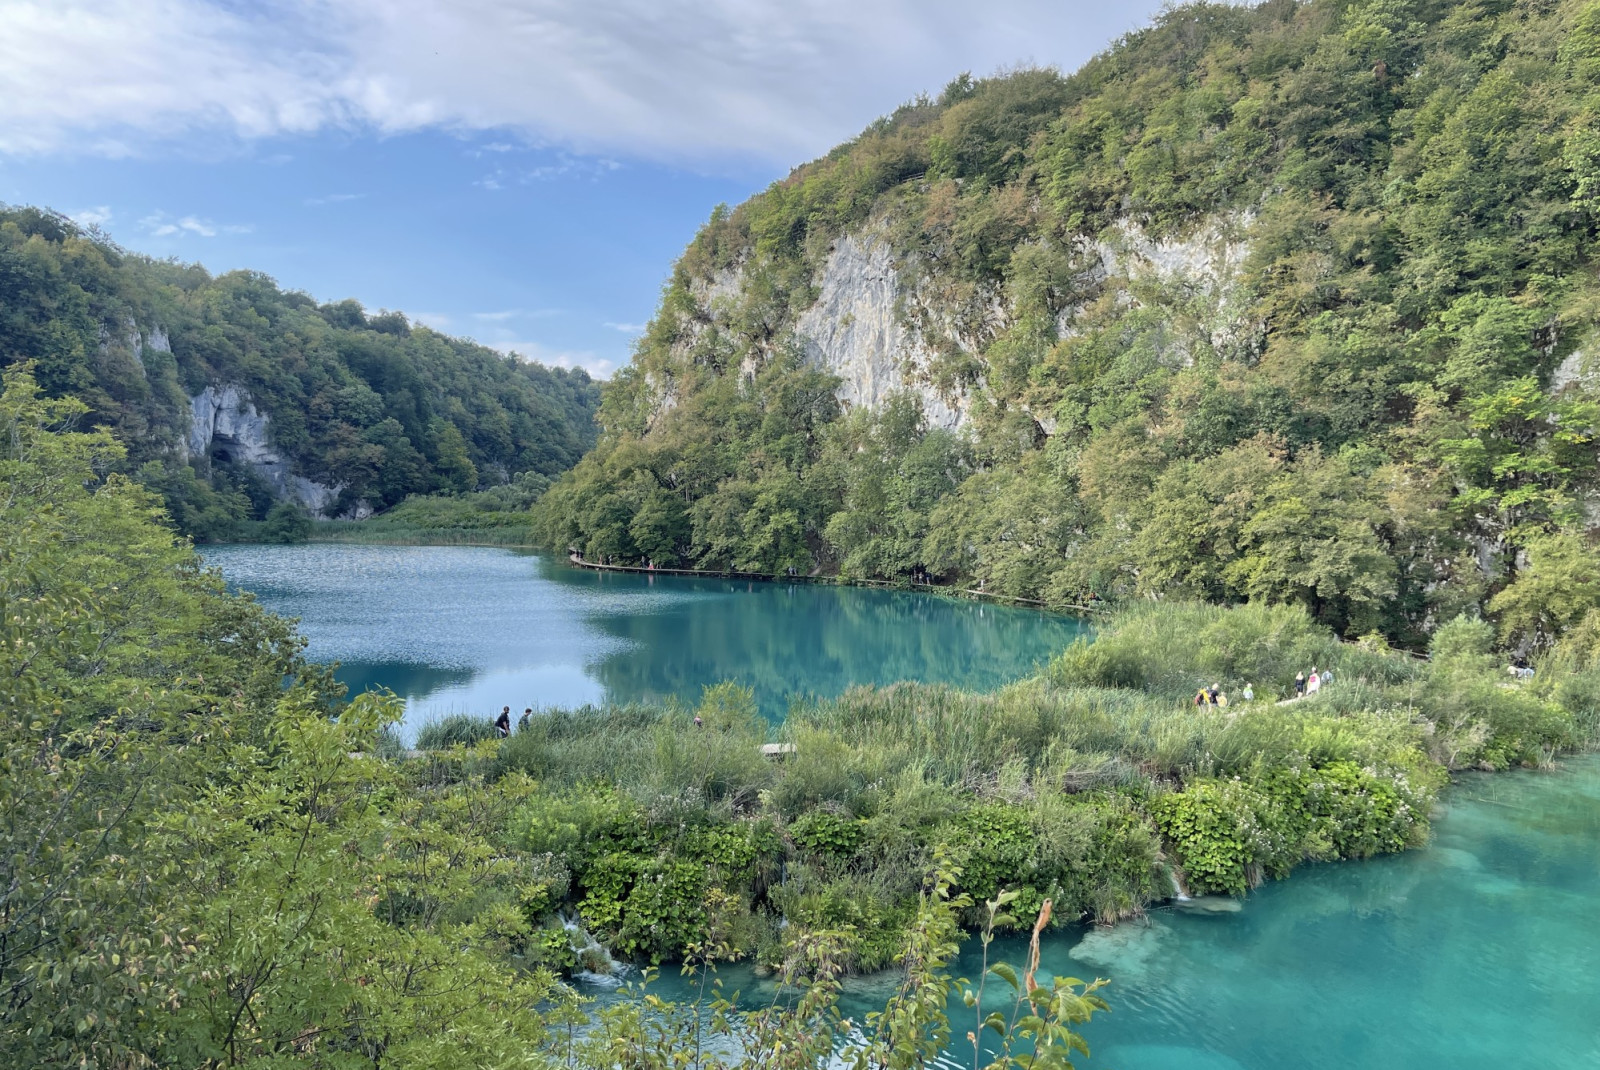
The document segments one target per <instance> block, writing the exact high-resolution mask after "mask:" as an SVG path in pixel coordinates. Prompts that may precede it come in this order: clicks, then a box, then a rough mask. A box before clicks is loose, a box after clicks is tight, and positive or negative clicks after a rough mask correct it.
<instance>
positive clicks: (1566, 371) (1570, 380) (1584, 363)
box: [1550, 350, 1600, 394]
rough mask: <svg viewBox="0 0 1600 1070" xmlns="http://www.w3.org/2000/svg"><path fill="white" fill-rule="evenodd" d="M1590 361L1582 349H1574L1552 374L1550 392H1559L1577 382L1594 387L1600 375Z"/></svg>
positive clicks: (1581, 385) (1583, 385) (1582, 385)
mask: <svg viewBox="0 0 1600 1070" xmlns="http://www.w3.org/2000/svg"><path fill="white" fill-rule="evenodd" d="M1589 365H1590V361H1589V359H1588V358H1587V357H1585V356H1584V354H1583V352H1582V350H1574V351H1573V352H1572V353H1570V354H1568V356H1567V358H1566V359H1565V360H1563V361H1562V362H1561V363H1560V364H1558V365H1557V366H1556V370H1555V371H1554V372H1553V373H1551V376H1550V393H1552V394H1559V393H1560V392H1561V391H1563V390H1565V389H1566V388H1567V387H1569V386H1573V385H1574V384H1576V385H1577V386H1580V387H1593V386H1594V385H1596V380H1597V379H1600V376H1597V375H1596V374H1595V370H1594V369H1593V368H1591V367H1590V366H1589Z"/></svg>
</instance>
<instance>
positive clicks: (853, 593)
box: [205, 545, 1083, 729]
mask: <svg viewBox="0 0 1600 1070" xmlns="http://www.w3.org/2000/svg"><path fill="white" fill-rule="evenodd" d="M205 552H206V557H207V560H208V561H209V562H210V563H212V564H215V565H217V566H219V567H220V568H221V569H222V570H223V573H224V575H225V576H227V577H228V579H229V581H230V582H231V583H233V584H235V585H236V586H238V587H241V588H243V589H246V590H250V591H253V592H255V593H256V594H257V596H258V597H259V598H260V599H261V601H262V602H263V603H264V604H265V605H266V606H267V607H268V608H269V609H272V610H274V611H275V612H279V613H283V614H286V615H288V616H294V617H298V618H300V621H301V625H300V626H301V629H302V631H303V632H304V633H305V634H306V636H307V638H308V640H309V642H310V648H309V652H310V654H311V656H312V657H314V658H318V659H320V660H324V661H338V662H340V663H341V668H340V672H339V675H340V678H341V679H342V680H344V682H345V683H346V684H348V685H349V686H351V687H352V688H353V689H355V690H362V689H365V688H368V687H373V686H385V687H389V688H392V689H393V690H394V691H395V692H396V693H398V694H401V695H403V696H405V697H406V698H407V700H408V712H407V724H408V725H409V726H411V727H412V728H413V729H414V728H415V726H417V725H419V724H422V723H425V722H426V721H427V720H429V719H431V718H434V717H438V716H441V715H443V714H446V713H452V712H473V713H486V712H489V711H491V710H497V709H498V708H499V707H500V706H502V705H510V706H512V707H513V708H514V709H518V710H520V709H522V708H523V707H525V706H533V707H545V706H573V705H580V704H583V703H586V702H600V701H604V700H611V701H633V700H661V699H665V698H669V697H676V698H678V699H680V700H682V701H685V702H690V703H692V702H694V701H696V700H697V698H698V696H699V694H700V689H701V688H702V687H703V686H704V685H706V684H710V683H716V682H718V681H720V680H737V681H739V682H740V683H743V684H745V685H747V686H749V687H751V688H753V689H754V690H755V692H756V696H757V699H758V701H759V702H760V704H761V708H762V710H763V711H764V712H765V713H766V714H767V715H768V716H770V717H773V718H775V719H776V718H780V717H782V716H783V714H784V713H785V711H786V710H787V709H788V706H789V702H790V700H791V698H793V697H794V696H798V695H816V696H833V695H837V694H839V693H840V692H841V691H843V690H845V689H846V688H847V687H849V686H851V685H853V684H866V683H878V684H884V683H892V682H894V681H897V680H908V679H915V680H926V681H932V682H947V683H952V684H957V685H960V686H967V687H977V688H987V687H994V686H997V685H999V684H1001V683H1004V682H1005V681H1007V680H1010V679H1014V678H1016V677H1018V676H1022V675H1025V674H1026V673H1028V672H1029V671H1031V670H1032V669H1033V668H1034V667H1035V666H1036V665H1038V664H1039V663H1041V662H1042V661H1044V660H1045V659H1047V658H1048V657H1050V656H1051V655H1052V654H1054V653H1055V652H1056V651H1058V650H1059V649H1061V648H1062V647H1063V646H1065V645H1066V644H1067V643H1069V642H1070V641H1071V640H1072V639H1073V638H1074V637H1075V636H1076V635H1078V634H1079V633H1080V632H1081V631H1082V628H1083V625H1082V624H1081V623H1080V622H1079V621H1077V620H1074V619H1072V618H1066V617H1058V616H1052V615H1049V614H1043V613H1038V612H1035V611H1032V610H1023V609H1012V608H1008V607H997V606H986V605H979V604H974V603H968V602H959V601H954V600H951V599H944V598H937V597H933V596H928V595H919V594H913V593H910V592H895V591H879V590H865V589H858V588H836V587H826V586H817V585H813V584H771V583H752V582H742V581H741V582H732V581H726V580H718V579H699V578H690V577H677V576H641V575H628V574H608V573H596V572H589V571H583V570H577V569H572V568H569V567H567V566H566V565H565V563H563V562H560V561H556V560H552V559H549V558H545V557H539V556H536V555H529V554H523V553H517V552H514V551H509V550H501V549H486V548H472V547H465V548H464V547H448V548H447V547H380V546H327V545H318V546H293V547H282V546H271V547H268V546H221V547H209V548H207V549H206V551H205Z"/></svg>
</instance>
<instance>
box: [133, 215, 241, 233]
mask: <svg viewBox="0 0 1600 1070" xmlns="http://www.w3.org/2000/svg"><path fill="white" fill-rule="evenodd" d="M139 225H140V226H141V227H143V228H144V229H145V232H146V233H148V234H149V235H150V236H151V237H154V238H170V237H173V236H178V237H183V236H184V235H189V234H192V235H194V236H195V237H199V238H215V237H216V236H217V235H218V234H249V233H250V232H251V231H252V230H254V229H255V227H254V226H252V225H251V224H249V223H213V222H212V221H211V220H209V219H201V218H200V217H199V216H192V215H186V216H182V217H180V218H177V219H173V218H172V217H170V216H168V215H167V213H165V212H154V213H152V214H150V215H147V216H145V217H144V218H143V219H141V220H139Z"/></svg>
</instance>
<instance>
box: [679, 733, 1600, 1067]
mask: <svg viewBox="0 0 1600 1070" xmlns="http://www.w3.org/2000/svg"><path fill="white" fill-rule="evenodd" d="M1190 906H1191V908H1190V909H1176V908H1173V907H1164V908H1161V909H1158V910H1156V911H1154V912H1152V914H1151V915H1150V917H1149V918H1148V919H1147V921H1145V922H1142V923H1130V924H1126V925H1122V926H1118V927H1116V928H1114V929H1104V930H1088V931H1085V930H1083V929H1081V928H1074V929H1069V930H1064V931H1058V932H1057V933H1054V934H1051V935H1048V936H1046V938H1045V940H1044V943H1043V947H1042V952H1043V953H1042V956H1041V966H1042V968H1043V972H1045V973H1051V974H1065V975H1068V976H1074V977H1080V978H1085V979H1089V978H1093V977H1096V976H1100V977H1109V978H1110V979H1111V982H1112V983H1111V984H1110V985H1109V986H1108V987H1107V988H1105V989H1104V990H1103V994H1104V995H1105V997H1106V998H1107V1000H1108V1001H1109V1002H1110V1003H1111V1006H1112V1012H1111V1013H1110V1014H1108V1015H1102V1016H1100V1017H1098V1018H1096V1019H1095V1020H1094V1021H1093V1022H1092V1023H1090V1025H1089V1026H1087V1027H1086V1028H1085V1030H1084V1033H1085V1036H1086V1038H1087V1039H1088V1041H1089V1045H1090V1049H1091V1051H1092V1052H1093V1056H1092V1058H1090V1059H1088V1060H1085V1061H1082V1062H1080V1063H1079V1066H1080V1070H1084V1068H1088V1070H1092V1068H1094V1067H1110V1068H1113V1070H1240V1068H1244V1070H1290V1068H1301V1070H1352V1068H1360V1070H1435V1068H1437V1070H1506V1068H1517V1067H1529V1068H1535V1067H1536V1068H1539V1070H1593V1068H1595V1067H1600V759H1597V758H1593V757H1590V758H1583V759H1577V760H1573V761H1570V762H1568V763H1566V764H1565V765H1564V766H1563V767H1562V768H1561V769H1559V770H1557V771H1554V772H1517V773H1507V774H1501V775H1494V776H1489V775H1474V776H1469V777H1467V778H1465V779H1464V780H1462V781H1461V782H1460V783H1459V784H1458V785H1457V786H1455V787H1454V788H1452V789H1451V790H1450V792H1449V793H1448V797H1447V805H1446V807H1445V808H1444V811H1443V813H1442V814H1441V816H1440V819H1439V821H1438V823H1437V824H1436V826H1435V836H1434V840H1433V842H1432V844H1430V845H1429V846H1428V847H1426V848H1424V849H1422V850H1419V851H1411V852H1408V853H1406V854H1401V855H1391V856H1388V857H1385V858H1381V859H1375V860H1371V861H1366V862H1344V863H1336V864H1330V865H1320V866H1311V867H1306V868H1303V869H1301V870H1298V871H1297V872H1296V873H1295V874H1294V875H1293V876H1291V877H1290V878H1289V879H1288V880H1286V881H1280V882H1277V883H1274V884H1269V885H1267V886H1265V887H1263V888H1261V889H1259V890H1258V891H1256V892H1255V893H1253V894H1252V895H1250V896H1249V897H1248V898H1247V899H1245V900H1244V901H1242V902H1238V901H1233V900H1207V901H1197V902H1196V903H1194V904H1191V905H1190ZM1230 908H1232V909H1230ZM975 951H976V948H975V947H973V946H969V948H968V953H967V954H965V955H964V956H963V957H962V959H961V961H960V962H959V963H957V964H956V972H957V974H958V975H959V976H965V977H968V978H972V979H976V978H977V976H978V974H979V962H978V959H977V958H976V956H975ZM1025 951H1026V944H1025V942H1023V941H1021V940H1005V941H996V943H995V945H994V947H993V948H991V954H992V957H995V958H1002V959H1005V960H1006V961H1010V962H1013V963H1021V962H1022V961H1023V959H1024V955H1025ZM724 974H725V978H724V979H725V984H727V986H728V987H729V988H730V989H732V988H739V989H740V990H741V991H742V992H743V993H745V994H747V995H748V996H750V997H752V998H753V999H761V998H763V997H767V996H769V995H770V989H769V988H765V987H764V983H763V982H758V981H755V980H754V979H753V978H751V977H750V975H749V973H748V971H741V970H739V969H737V968H735V969H731V970H725V971H724ZM893 985H894V979H893V978H892V977H880V978H865V979H861V980H859V981H856V982H853V983H852V985H851V986H850V988H849V989H847V995H846V998H845V1001H844V1002H845V1006H844V1010H845V1012H846V1013H847V1014H849V1015H851V1016H853V1017H856V1018H857V1019H858V1020H859V1018H860V1017H861V1016H862V1015H864V1014H865V1013H866V1012H867V1011H869V1010H872V1009H875V1008H876V1007H878V1006H881V1004H882V1001H883V999H884V998H885V997H886V996H887V995H888V994H889V993H890V992H891V991H892V989H893ZM1001 987H1002V988H1003V987H1004V986H1003V983H1002V984H1001ZM657 990H658V991H659V992H661V994H663V995H677V996H679V998H683V996H684V994H685V993H686V991H687V990H686V988H685V987H684V983H683V982H682V981H681V980H679V979H678V978H676V977H666V978H663V980H662V981H661V982H658V987H657ZM994 991H995V989H994V988H993V987H991V989H990V992H991V993H994ZM1004 1006H1005V1005H1004V1003H1003V1002H1002V1001H1000V1000H997V999H996V1000H986V1001H985V1010H986V1011H987V1010H996V1009H1003V1007H1004ZM952 1014H953V1016H954V1017H953V1022H954V1025H955V1027H956V1028H955V1034H956V1035H957V1036H963V1035H964V1034H965V1033H966V1031H967V1030H968V1029H971V1028H972V1023H973V1021H974V1015H973V1012H972V1011H971V1010H968V1009H966V1008H964V1007H961V1006H960V1005H959V1004H958V1003H957V1004H953V1005H952ZM963 1054H964V1055H965V1063H964V1065H966V1066H971V1065H972V1052H971V1048H970V1046H965V1047H964V1050H958V1051H954V1052H951V1053H950V1057H949V1059H948V1065H950V1066H959V1065H963V1063H962V1060H961V1055H963Z"/></svg>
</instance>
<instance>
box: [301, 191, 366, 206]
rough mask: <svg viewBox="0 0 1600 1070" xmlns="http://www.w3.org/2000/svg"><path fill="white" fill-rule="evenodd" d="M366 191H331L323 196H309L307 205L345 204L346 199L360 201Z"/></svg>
mask: <svg viewBox="0 0 1600 1070" xmlns="http://www.w3.org/2000/svg"><path fill="white" fill-rule="evenodd" d="M365 196H366V194H365V193H329V194H327V195H326V196H323V197H307V198H306V207H308V208H322V207H324V206H325V205H330V204H344V203H345V202H346V201H359V200H360V199H361V198H363V197H365Z"/></svg>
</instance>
